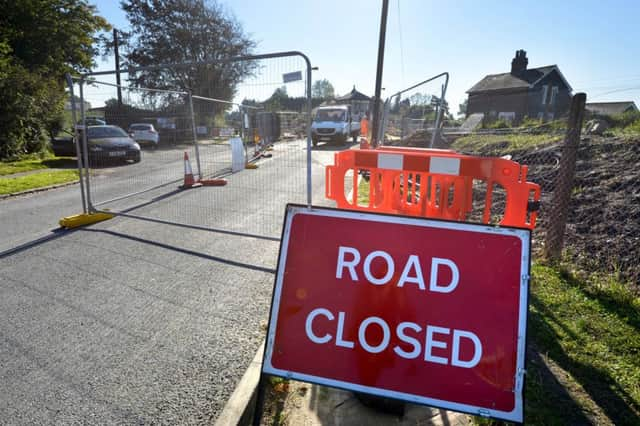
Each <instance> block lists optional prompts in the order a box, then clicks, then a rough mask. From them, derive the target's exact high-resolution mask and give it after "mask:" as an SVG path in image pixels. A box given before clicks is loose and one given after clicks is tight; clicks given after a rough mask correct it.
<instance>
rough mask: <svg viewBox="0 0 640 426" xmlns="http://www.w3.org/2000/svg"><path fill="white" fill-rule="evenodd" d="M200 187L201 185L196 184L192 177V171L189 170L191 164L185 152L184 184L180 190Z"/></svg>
mask: <svg viewBox="0 0 640 426" xmlns="http://www.w3.org/2000/svg"><path fill="white" fill-rule="evenodd" d="M197 186H202V184H201V183H198V182H196V180H195V179H194V177H193V171H192V170H191V162H190V161H189V155H188V154H187V151H185V152H184V183H183V184H182V186H180V188H181V189H189V188H195V187H197Z"/></svg>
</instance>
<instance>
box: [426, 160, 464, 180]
mask: <svg viewBox="0 0 640 426" xmlns="http://www.w3.org/2000/svg"><path fill="white" fill-rule="evenodd" d="M429 173H437V174H441V175H455V176H458V175H459V174H460V159H459V158H445V157H431V161H430V162H429Z"/></svg>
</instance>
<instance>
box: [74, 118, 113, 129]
mask: <svg viewBox="0 0 640 426" xmlns="http://www.w3.org/2000/svg"><path fill="white" fill-rule="evenodd" d="M84 121H85V122H86V123H87V126H104V125H106V124H107V122H106V121H104V120H102V119H101V118H98V117H85V119H84ZM76 129H78V130H82V129H84V124H82V120H78V122H77V123H76Z"/></svg>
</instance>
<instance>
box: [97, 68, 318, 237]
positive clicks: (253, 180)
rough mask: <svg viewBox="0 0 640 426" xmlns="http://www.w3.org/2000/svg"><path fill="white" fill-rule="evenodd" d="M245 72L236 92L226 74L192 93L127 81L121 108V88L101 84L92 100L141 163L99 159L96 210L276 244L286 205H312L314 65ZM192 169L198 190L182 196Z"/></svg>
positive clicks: (207, 73)
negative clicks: (133, 146) (130, 142)
mask: <svg viewBox="0 0 640 426" xmlns="http://www.w3.org/2000/svg"><path fill="white" fill-rule="evenodd" d="M241 66H243V67H246V69H249V70H250V73H249V74H248V76H246V77H244V78H242V79H240V81H239V82H238V83H237V84H235V85H231V86H230V84H229V82H228V81H227V80H226V79H225V78H223V77H221V74H220V73H219V72H220V71H219V70H220V68H217V70H218V71H216V68H211V69H210V68H208V67H207V66H202V67H201V68H199V69H198V72H200V73H202V74H203V75H200V77H203V78H201V80H204V81H206V84H205V85H204V86H202V87H200V89H199V90H196V89H194V90H193V93H188V92H184V91H180V90H163V91H155V90H149V89H148V88H144V87H134V85H133V82H134V79H133V78H130V79H127V78H123V81H124V82H127V81H129V83H126V84H123V86H122V87H121V92H122V103H121V104H120V105H119V104H118V102H117V93H116V92H117V87H115V85H110V84H104V83H100V82H94V83H93V84H92V90H93V91H92V92H91V91H90V95H91V96H93V98H94V99H95V98H96V96H97V95H99V96H101V97H102V102H103V103H104V107H103V108H102V112H103V114H101V117H103V119H104V120H105V121H106V122H107V124H108V125H114V126H117V127H119V128H121V129H123V130H124V131H125V132H126V133H128V134H129V135H130V136H131V137H132V138H133V139H135V140H136V141H137V143H138V144H139V145H140V151H139V153H140V154H139V155H140V157H139V159H138V157H136V156H135V154H130V153H129V151H127V152H126V153H125V154H122V151H126V149H124V148H122V149H121V148H117V149H116V148H114V149H113V150H112V151H115V154H109V153H107V154H106V155H103V154H100V155H95V157H96V158H95V159H93V161H90V163H89V164H90V185H89V187H90V192H91V201H92V205H93V207H94V208H95V209H97V210H109V211H111V212H114V213H118V214H126V215H129V216H138V217H143V218H148V219H153V220H158V221H165V222H169V223H177V224H185V225H190V226H196V227H204V228H211V229H219V230H225V231H230V232H238V233H244V234H251V235H259V236H268V237H272V238H275V237H278V236H279V234H280V229H281V222H282V217H283V213H284V207H285V205H286V203H306V201H307V149H306V148H307V140H306V129H307V119H308V114H307V106H308V103H307V101H308V98H307V90H306V88H307V80H306V76H307V63H306V61H305V60H304V58H303V57H301V56H285V57H277V58H269V59H247V60H246V61H244V62H243V61H241ZM223 70H224V66H223ZM97 111H98V112H99V109H98V110H97ZM94 112H96V111H94ZM91 129H92V128H91V127H89V132H91V131H92V130H91ZM94 132H95V130H94ZM125 136H126V135H125ZM91 139H92V137H91V134H90V135H89V140H90V141H89V142H90V143H89V146H90V147H89V151H90V152H91V145H92V141H91ZM103 151H104V152H107V150H103ZM185 155H186V156H185ZM187 158H188V160H187ZM189 171H191V172H192V175H193V179H194V182H195V183H196V185H194V186H193V187H192V188H191V189H189V190H185V189H181V188H180V186H182V185H183V184H184V183H189V182H187V180H186V178H185V175H188V172H189ZM200 184H202V186H200ZM187 186H190V185H187Z"/></svg>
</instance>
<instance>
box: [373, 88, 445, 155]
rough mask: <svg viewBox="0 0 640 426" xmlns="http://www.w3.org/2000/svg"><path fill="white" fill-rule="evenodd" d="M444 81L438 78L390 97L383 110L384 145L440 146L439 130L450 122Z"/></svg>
mask: <svg viewBox="0 0 640 426" xmlns="http://www.w3.org/2000/svg"><path fill="white" fill-rule="evenodd" d="M444 81H445V80H444V79H442V78H439V77H436V78H434V79H430V80H427V81H426V82H423V83H419V84H417V85H415V86H413V87H411V88H409V89H406V90H403V91H401V92H399V93H397V94H394V95H392V96H391V97H389V98H388V99H387V100H386V101H385V103H384V107H383V113H382V115H383V118H382V127H383V131H382V137H381V140H382V141H383V144H384V145H403V146H415V147H422V148H428V147H436V146H439V145H440V143H439V142H440V141H439V138H438V130H437V128H440V127H441V126H442V124H443V123H445V121H446V116H447V115H448V113H449V106H448V104H447V102H446V100H445V97H444V95H445V94H446V86H445V84H444Z"/></svg>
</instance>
